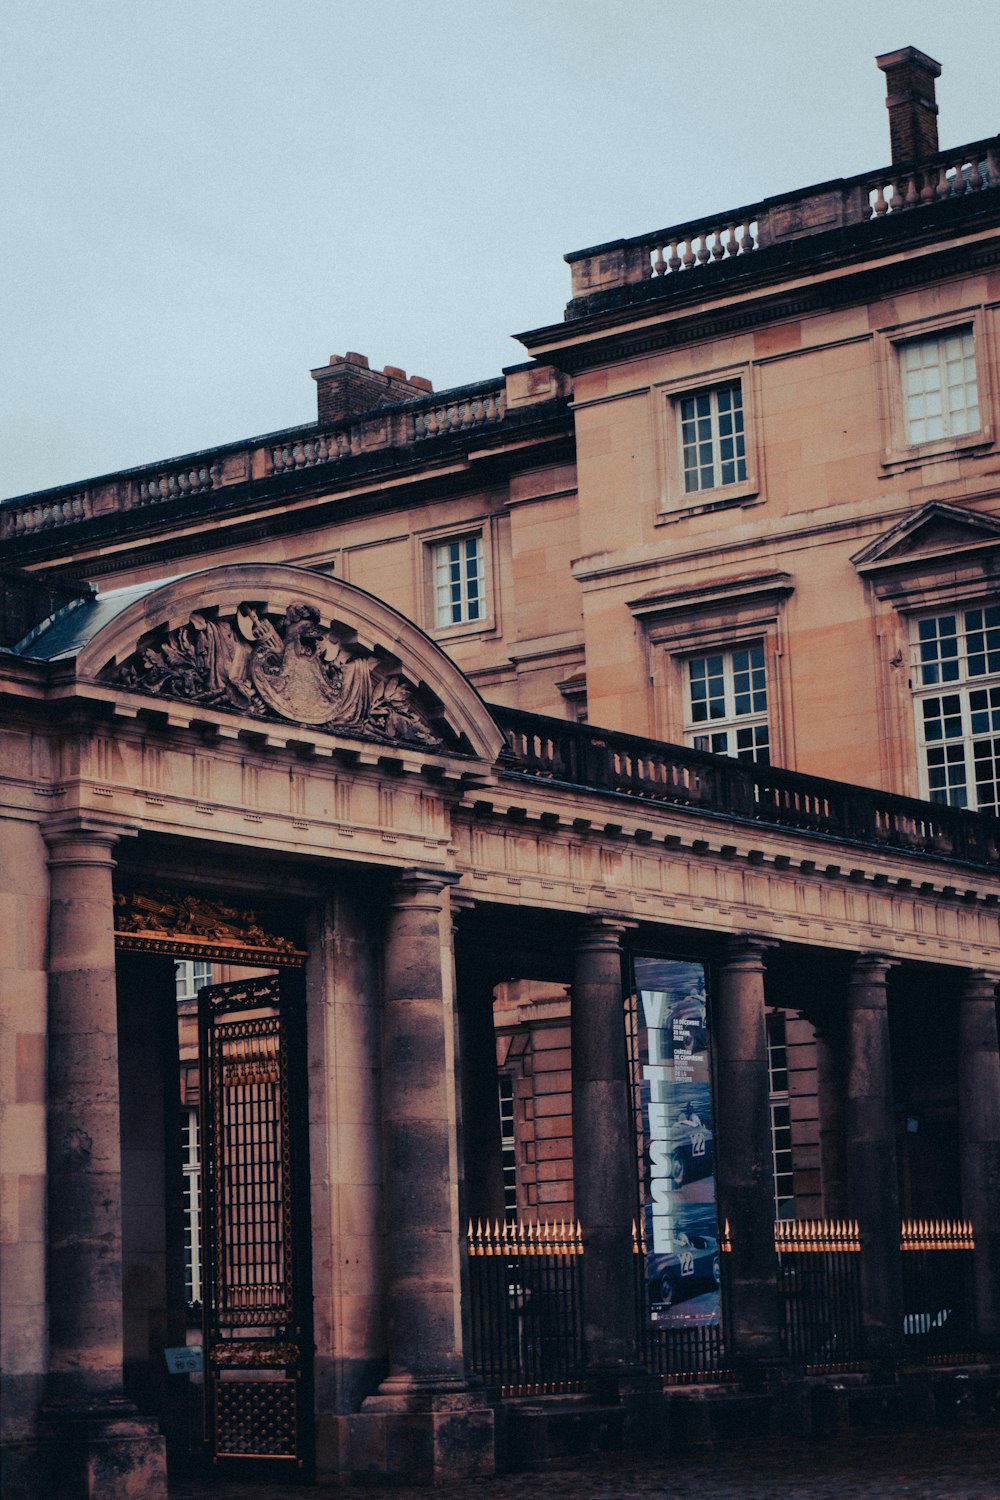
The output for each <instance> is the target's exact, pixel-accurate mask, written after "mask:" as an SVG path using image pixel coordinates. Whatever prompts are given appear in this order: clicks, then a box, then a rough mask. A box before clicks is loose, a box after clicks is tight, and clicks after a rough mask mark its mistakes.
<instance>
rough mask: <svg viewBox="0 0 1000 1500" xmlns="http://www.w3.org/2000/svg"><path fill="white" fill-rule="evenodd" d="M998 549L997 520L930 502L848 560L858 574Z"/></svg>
mask: <svg viewBox="0 0 1000 1500" xmlns="http://www.w3.org/2000/svg"><path fill="white" fill-rule="evenodd" d="M998 547H1000V520H997V519H996V518H994V517H993V516H984V515H980V514H978V513H977V512H975V511H968V510H964V509H963V508H962V507H960V506H957V505H945V504H944V503H943V502H941V501H932V502H931V503H930V504H929V505H924V506H922V507H921V508H920V510H917V511H914V512H913V513H912V514H911V515H909V516H906V517H904V519H903V520H902V521H900V522H898V523H897V525H895V526H893V527H892V528H891V529H890V530H889V531H886V532H884V533H883V534H882V535H881V536H879V537H876V538H875V540H874V541H872V542H869V543H868V545H867V546H865V547H863V548H862V549H861V551H860V552H856V553H855V555H854V556H853V557H852V559H851V561H852V562H853V563H854V566H855V567H856V568H857V569H858V571H859V573H869V572H881V571H883V570H887V569H890V568H900V567H905V566H906V565H907V564H910V563H912V564H919V563H925V562H927V561H929V560H931V559H934V558H938V557H940V558H942V559H946V558H952V557H954V556H955V554H956V553H958V552H968V551H979V550H982V549H983V548H990V549H992V548H998Z"/></svg>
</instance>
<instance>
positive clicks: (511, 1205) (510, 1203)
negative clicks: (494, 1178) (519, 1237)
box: [497, 1073, 517, 1224]
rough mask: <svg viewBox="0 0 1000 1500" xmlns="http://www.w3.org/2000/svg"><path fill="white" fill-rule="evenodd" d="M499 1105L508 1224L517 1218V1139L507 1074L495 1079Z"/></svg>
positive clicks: (504, 1196)
mask: <svg viewBox="0 0 1000 1500" xmlns="http://www.w3.org/2000/svg"><path fill="white" fill-rule="evenodd" d="M497 1089H498V1094H499V1104H500V1153H501V1159H502V1162H503V1212H504V1218H505V1219H506V1221H507V1223H508V1224H512V1223H513V1222H514V1221H515V1220H516V1218H517V1138H516V1133H515V1128H514V1080H513V1078H512V1077H511V1075H510V1074H509V1073H501V1074H500V1075H499V1077H498V1079H497Z"/></svg>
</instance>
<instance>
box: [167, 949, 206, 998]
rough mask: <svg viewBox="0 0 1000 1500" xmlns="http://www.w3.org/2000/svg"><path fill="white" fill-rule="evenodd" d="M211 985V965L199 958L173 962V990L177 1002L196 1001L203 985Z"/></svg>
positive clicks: (181, 959) (180, 959)
mask: <svg viewBox="0 0 1000 1500" xmlns="http://www.w3.org/2000/svg"><path fill="white" fill-rule="evenodd" d="M211 983H212V965H211V964H210V963H203V962H202V960H201V959H200V958H195V959H191V958H178V959H176V960H175V961H174V989H175V992H176V996H177V999H178V1000H196V999H197V997H198V991H199V990H200V989H201V988H202V986H203V985H206V984H211Z"/></svg>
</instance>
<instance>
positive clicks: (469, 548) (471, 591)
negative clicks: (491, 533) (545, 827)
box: [431, 532, 486, 630]
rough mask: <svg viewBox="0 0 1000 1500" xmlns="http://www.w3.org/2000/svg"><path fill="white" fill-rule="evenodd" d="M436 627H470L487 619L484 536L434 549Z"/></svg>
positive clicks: (474, 535)
mask: <svg viewBox="0 0 1000 1500" xmlns="http://www.w3.org/2000/svg"><path fill="white" fill-rule="evenodd" d="M431 568H432V575H433V579H432V581H433V589H434V624H435V625H436V626H437V628H438V629H439V630H440V629H443V628H445V627H446V626H448V625H468V624H472V623H474V622H475V621H477V620H485V618H486V567H485V560H484V555H483V538H482V533H481V532H474V533H471V534H470V535H469V536H462V537H452V538H449V540H448V541H445V542H436V543H435V544H434V546H433V547H432V548H431Z"/></svg>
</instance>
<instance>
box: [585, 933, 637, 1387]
mask: <svg viewBox="0 0 1000 1500" xmlns="http://www.w3.org/2000/svg"><path fill="white" fill-rule="evenodd" d="M630 925H631V924H629V923H625V922H622V921H621V920H619V919H617V918H614V917H594V918H591V919H589V920H588V921H587V922H585V923H584V926H583V929H582V932H581V934H580V939H579V942H578V944H577V949H576V968H575V973H574V978H573V990H572V1002H571V1007H570V1028H571V1039H572V1040H571V1047H572V1059H573V1063H572V1066H573V1180H574V1185H575V1199H576V1212H577V1217H578V1218H579V1220H580V1223H581V1225H582V1226H583V1239H584V1244H585V1246H586V1255H585V1256H584V1264H583V1337H584V1349H585V1357H586V1362H587V1367H588V1370H589V1371H590V1372H591V1373H592V1374H593V1375H594V1376H595V1377H597V1378H600V1377H605V1378H606V1377H608V1376H614V1375H615V1374H616V1373H618V1372H626V1371H631V1370H632V1369H634V1367H635V1365H636V1359H637V1330H636V1310H635V1267H634V1265H633V1258H634V1257H633V1251H632V1224H633V1221H634V1219H635V1217H636V1212H637V1209H636V1203H637V1198H636V1170H637V1167H636V1159H635V1144H634V1137H633V1129H632V1119H631V1108H632V1106H631V1101H630V1098H629V1079H628V1056H627V1053H626V1047H625V1013H624V995H623V993H622V953H621V938H622V934H623V933H624V932H625V931H626V930H627V928H628V927H629V926H630Z"/></svg>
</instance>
